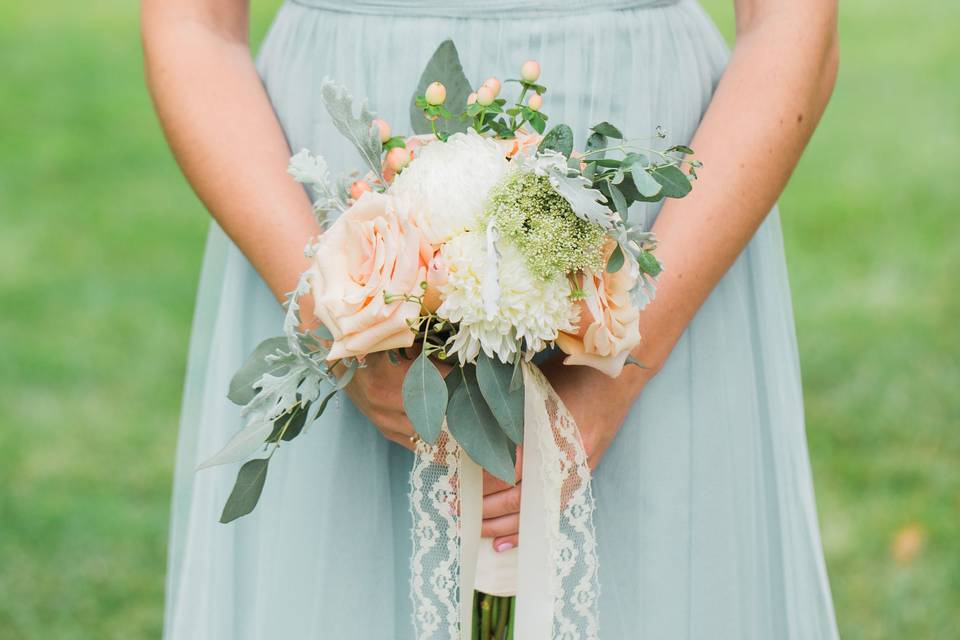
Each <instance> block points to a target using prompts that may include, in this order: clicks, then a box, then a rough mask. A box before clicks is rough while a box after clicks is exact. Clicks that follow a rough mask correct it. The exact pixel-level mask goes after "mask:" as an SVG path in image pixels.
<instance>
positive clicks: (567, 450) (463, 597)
mask: <svg viewBox="0 0 960 640" xmlns="http://www.w3.org/2000/svg"><path fill="white" fill-rule="evenodd" d="M522 368H523V379H524V435H523V479H524V482H523V484H522V488H521V510H520V532H521V544H520V545H519V547H518V548H517V550H516V551H517V553H518V558H517V563H518V566H517V584H516V588H515V593H516V596H517V600H516V621H515V625H514V637H515V638H518V640H551V639H552V638H553V633H554V624H555V622H557V621H555V620H554V618H555V616H559V619H560V622H562V623H563V624H561V626H562V627H563V628H565V629H570V628H576V629H584V630H585V631H584V632H583V635H582V636H579V635H578V637H583V638H586V639H593V638H595V637H596V635H595V634H596V610H595V609H596V589H597V583H596V549H595V547H594V542H595V540H594V537H593V522H592V508H593V500H592V496H591V494H590V487H589V470H587V469H586V455H585V454H584V452H583V446H582V444H581V442H580V440H579V433H577V432H576V429H575V425H574V424H573V422H572V419H571V418H570V417H569V414H567V413H566V410H565V409H564V408H563V406H562V402H560V399H559V398H558V397H557V396H556V393H555V392H554V391H553V389H552V388H551V387H550V385H549V383H548V382H547V381H546V379H545V378H544V377H543V374H541V373H540V371H539V370H538V369H537V368H536V366H535V365H532V364H529V363H523V365H522ZM548 407H550V409H548ZM561 412H562V413H563V414H564V416H565V419H566V420H567V422H566V423H565V424H564V425H555V424H552V423H551V421H552V420H558V421H559V420H561V418H558V417H557V415H552V413H553V414H559V413H561ZM571 431H572V433H571ZM444 446H447V445H444ZM456 449H457V455H456V464H457V468H456V469H455V470H454V471H455V475H456V476H457V480H456V481H455V482H453V485H454V488H455V490H456V491H457V492H458V498H459V500H458V502H459V521H458V526H457V527H456V529H457V531H456V532H454V533H453V534H452V535H453V536H454V538H453V540H452V544H449V545H441V544H438V542H439V541H437V540H433V539H432V538H431V539H427V538H423V537H422V536H423V535H424V533H423V531H424V529H422V528H418V527H417V526H416V524H415V526H414V531H413V543H414V553H415V556H414V557H415V558H417V557H419V556H420V555H421V554H418V550H424V549H425V550H427V551H430V550H431V549H432V550H438V549H439V548H441V546H444V547H449V548H450V549H458V550H459V553H458V555H459V557H458V558H456V560H457V562H456V565H458V566H457V567H456V568H457V569H458V574H459V575H457V576H455V580H454V581H452V582H451V586H453V585H455V587H456V589H457V593H456V594H454V593H450V594H449V598H448V597H447V596H445V595H444V596H443V597H440V598H437V597H434V598H433V599H430V598H426V597H424V596H423V593H424V590H423V588H422V587H423V584H424V579H423V576H424V575H426V572H425V571H424V570H423V567H422V566H417V564H416V560H414V562H413V565H412V568H413V581H414V583H413V586H414V587H419V588H413V589H412V594H413V600H414V621H415V625H419V626H418V627H417V636H416V637H417V638H418V640H438V639H439V638H442V637H444V636H442V635H441V634H442V628H443V627H442V624H440V625H429V629H428V628H427V626H428V625H424V623H423V621H424V620H429V621H437V620H442V619H443V612H442V611H441V610H442V609H443V606H442V603H443V602H449V603H450V604H453V603H456V607H457V611H456V619H457V620H458V622H459V629H458V631H459V639H460V640H471V637H472V624H473V613H474V606H473V592H474V587H475V585H476V577H477V558H478V553H479V545H480V528H481V521H482V507H483V476H482V469H481V468H480V466H479V465H477V463H475V462H474V461H473V460H472V459H471V458H470V457H469V456H468V455H467V454H466V453H465V452H464V450H463V449H462V448H460V447H459V446H457V447H456ZM436 457H437V456H436V449H431V448H430V446H429V445H425V443H423V444H422V445H421V447H420V448H418V450H417V460H416V463H415V465H414V470H413V471H412V472H411V505H412V506H411V509H412V511H413V514H414V518H415V522H416V520H417V517H418V516H420V518H421V521H422V518H423V516H424V512H422V511H418V509H419V507H420V506H421V501H422V500H423V499H424V497H425V496H428V495H429V491H430V487H424V483H423V476H422V475H421V476H418V475H417V474H418V470H419V471H421V472H422V470H423V469H424V468H425V465H427V464H428V463H429V461H430V460H431V459H436ZM565 474H566V475H565ZM452 475H454V473H453V472H451V476H452ZM571 478H573V480H574V482H573V484H575V485H576V479H580V480H581V482H580V484H579V485H577V487H576V489H575V491H576V492H577V495H576V497H571V495H567V496H562V493H563V489H564V482H565V481H566V482H568V483H570V482H571ZM568 489H569V487H568ZM568 493H570V492H569V491H568ZM568 499H575V500H578V505H579V508H580V513H583V511H584V510H585V512H586V516H585V517H583V516H580V517H579V520H578V522H577V523H576V524H575V525H574V526H573V528H574V529H576V530H577V532H578V534H581V535H582V538H580V539H578V543H579V544H580V545H581V547H582V548H578V549H574V550H572V553H573V554H574V555H579V557H580V558H581V560H582V561H583V563H584V564H583V566H584V567H585V570H584V571H583V574H584V576H585V577H584V578H583V579H582V580H581V582H580V583H579V584H578V585H577V587H576V589H574V590H575V591H578V592H580V593H578V594H576V595H577V596H578V599H576V602H575V603H574V604H570V603H571V602H573V599H571V597H572V596H574V595H575V594H572V593H569V592H565V588H564V585H563V584H562V581H563V579H564V577H569V575H570V574H569V569H568V570H567V573H563V570H562V569H561V568H559V567H558V562H559V551H558V548H557V545H558V544H559V541H560V540H561V538H562V536H561V534H560V527H561V526H562V524H563V523H562V521H561V520H562V514H563V513H565V512H564V509H565V508H566V507H567V505H564V504H561V500H568ZM565 518H566V520H565V522H566V525H565V526H567V528H570V526H571V524H570V514H569V513H568V514H567V515H566V516H565ZM428 519H429V518H428ZM426 530H429V531H433V530H432V529H431V528H430V527H428V528H427V529H426ZM585 531H586V533H585ZM568 533H569V532H568ZM430 535H433V534H430ZM418 536H420V537H418ZM456 536H459V539H458V540H457V539H456ZM566 542H567V543H568V547H569V543H570V542H571V541H570V540H569V536H568V538H567V539H566ZM457 543H459V544H457ZM484 543H485V544H489V540H484ZM567 551H568V553H570V552H571V551H570V549H569V548H568V549H567ZM451 577H454V576H451ZM584 589H585V590H586V591H589V592H590V598H587V599H584V598H583V593H582V591H583V590H584ZM566 591H570V589H566ZM584 602H586V604H584ZM450 613H451V614H452V613H453V611H450ZM570 618H573V619H575V620H576V621H575V622H573V623H571V622H570ZM581 622H582V623H583V624H580V626H577V625H578V623H581ZM571 624H572V626H571ZM447 637H449V638H451V640H456V635H455V633H454V632H453V630H451V635H449V636H447Z"/></svg>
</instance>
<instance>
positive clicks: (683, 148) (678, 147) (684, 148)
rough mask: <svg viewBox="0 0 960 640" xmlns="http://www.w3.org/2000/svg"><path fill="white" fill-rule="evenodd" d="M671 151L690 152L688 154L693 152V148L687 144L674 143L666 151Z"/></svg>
mask: <svg viewBox="0 0 960 640" xmlns="http://www.w3.org/2000/svg"><path fill="white" fill-rule="evenodd" d="M671 151H679V152H680V153H688V154H689V153H693V149H691V148H690V147H688V146H687V145H685V144H678V145H674V146H672V147H670V148H669V149H667V151H666V153H670V152H671Z"/></svg>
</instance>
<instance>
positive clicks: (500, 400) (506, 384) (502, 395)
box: [477, 352, 523, 444]
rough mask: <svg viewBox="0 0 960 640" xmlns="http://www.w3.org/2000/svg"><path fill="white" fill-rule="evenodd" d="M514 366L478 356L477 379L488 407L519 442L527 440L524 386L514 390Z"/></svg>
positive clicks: (512, 437)
mask: <svg viewBox="0 0 960 640" xmlns="http://www.w3.org/2000/svg"><path fill="white" fill-rule="evenodd" d="M513 369H514V368H513V366H511V365H509V364H505V363H503V362H500V361H499V360H493V359H492V358H488V357H487V355H486V354H485V353H482V352H481V353H480V356H479V357H478V358H477V382H478V383H479V384H480V392H481V393H482V394H483V399H484V400H486V401H487V406H488V407H490V411H491V412H492V413H493V415H494V417H495V418H496V419H497V422H498V423H500V427H501V428H502V429H503V432H504V433H505V434H507V437H508V438H510V439H511V440H513V442H514V443H516V444H521V443H522V442H523V389H522V388H521V389H519V390H511V389H510V382H511V378H512V377H513Z"/></svg>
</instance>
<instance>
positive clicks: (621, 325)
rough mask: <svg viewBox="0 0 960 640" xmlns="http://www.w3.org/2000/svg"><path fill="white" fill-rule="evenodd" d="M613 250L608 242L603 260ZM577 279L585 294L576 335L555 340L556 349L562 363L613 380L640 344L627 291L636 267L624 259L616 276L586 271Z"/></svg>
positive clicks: (637, 315) (637, 312)
mask: <svg viewBox="0 0 960 640" xmlns="http://www.w3.org/2000/svg"><path fill="white" fill-rule="evenodd" d="M614 246H615V243H614V241H613V240H609V241H608V243H607V246H606V251H605V258H609V256H610V254H611V253H612V252H613V248H614ZM604 263H606V260H604ZM578 277H579V278H580V285H581V287H582V288H583V291H584V293H585V294H586V295H585V297H584V299H583V300H582V301H581V302H580V304H581V309H580V311H581V313H580V331H579V333H578V334H576V335H574V334H571V333H563V332H561V333H560V335H559V336H558V337H557V346H558V347H560V349H562V350H563V352H564V353H566V354H568V355H567V357H566V358H564V360H563V363H564V364H570V365H574V364H578V365H586V366H588V367H593V368H595V369H599V370H600V371H602V372H604V373H605V374H607V375H608V376H610V377H611V378H615V377H617V376H618V375H620V372H621V371H622V370H623V365H624V363H625V362H626V360H627V356H629V355H630V352H631V351H632V350H633V349H634V348H635V347H636V346H637V345H638V344H640V323H639V320H640V310H639V309H638V308H637V307H636V306H634V305H633V304H631V303H630V289H632V288H633V285H634V284H635V283H636V281H637V278H638V277H639V271H638V267H637V264H636V262H634V261H633V260H631V259H630V258H627V259H626V260H625V261H624V264H623V266H622V267H620V270H619V271H617V272H616V273H607V272H606V270H604V271H601V272H600V273H599V274H598V273H594V272H592V271H589V270H587V271H584V272H581V273H580V274H579V275H578Z"/></svg>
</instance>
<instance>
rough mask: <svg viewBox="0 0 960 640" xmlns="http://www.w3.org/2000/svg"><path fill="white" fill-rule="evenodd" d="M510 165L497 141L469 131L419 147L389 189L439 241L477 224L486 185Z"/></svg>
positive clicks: (431, 238) (434, 240) (493, 182)
mask: <svg viewBox="0 0 960 640" xmlns="http://www.w3.org/2000/svg"><path fill="white" fill-rule="evenodd" d="M509 169H510V163H509V162H508V161H507V159H506V158H505V157H504V154H503V149H502V148H501V147H500V145H498V144H497V143H496V142H494V141H493V139H491V138H489V137H486V136H482V135H480V134H478V133H477V132H476V131H474V130H472V129H470V130H469V131H468V132H467V133H456V134H454V135H452V136H450V138H449V139H448V140H447V141H446V142H432V143H430V144H428V145H426V146H425V147H423V150H422V151H421V152H420V154H419V155H418V156H417V157H416V159H414V160H413V162H411V163H410V165H409V166H407V168H406V169H404V170H403V171H402V172H401V173H400V175H398V176H397V177H396V179H395V180H394V182H393V184H392V185H391V186H390V189H389V193H390V194H391V195H394V196H396V197H398V198H400V199H402V200H405V201H407V203H408V204H409V205H410V211H411V219H412V220H413V222H414V224H416V225H417V226H418V227H419V228H420V230H421V231H422V232H423V234H424V235H425V236H426V237H427V239H428V240H429V241H430V242H431V243H433V244H440V243H441V242H446V241H447V240H449V239H450V238H452V237H454V236H455V235H457V234H460V233H463V232H464V231H467V230H471V229H476V228H477V224H478V218H479V217H480V214H481V213H482V212H483V209H484V207H485V206H486V203H487V197H488V194H489V193H490V189H491V188H492V187H493V186H494V185H496V184H497V183H498V182H500V179H501V178H503V176H504V175H506V173H507V171H509Z"/></svg>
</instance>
